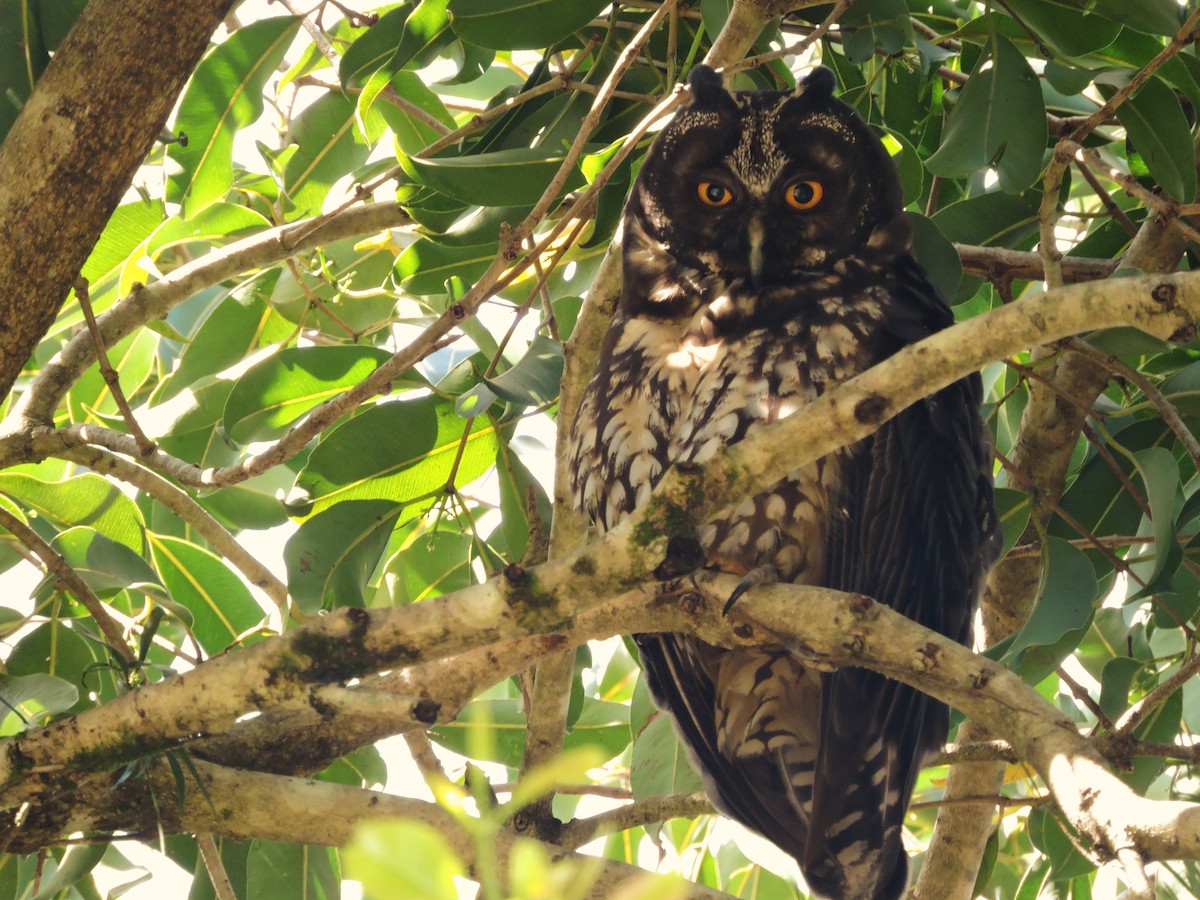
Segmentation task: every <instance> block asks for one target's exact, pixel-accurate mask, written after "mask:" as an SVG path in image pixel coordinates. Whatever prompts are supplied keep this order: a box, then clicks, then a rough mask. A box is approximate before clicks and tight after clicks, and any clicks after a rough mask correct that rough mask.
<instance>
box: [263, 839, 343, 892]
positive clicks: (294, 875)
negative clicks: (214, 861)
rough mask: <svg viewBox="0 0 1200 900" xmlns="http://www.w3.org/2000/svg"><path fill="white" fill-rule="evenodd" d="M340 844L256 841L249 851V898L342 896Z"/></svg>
mask: <svg viewBox="0 0 1200 900" xmlns="http://www.w3.org/2000/svg"><path fill="white" fill-rule="evenodd" d="M339 868H340V867H339V866H338V851H337V848H336V847H323V846H316V845H308V844H281V843H276V842H275V841H261V840H256V841H252V842H251V844H250V852H249V853H248V854H247V855H246V897H247V900H314V898H335V897H339V896H341V880H342V879H341V872H340V871H339Z"/></svg>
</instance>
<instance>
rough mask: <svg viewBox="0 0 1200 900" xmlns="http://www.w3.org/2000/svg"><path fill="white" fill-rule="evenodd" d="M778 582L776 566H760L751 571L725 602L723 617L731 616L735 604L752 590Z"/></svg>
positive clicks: (722, 611)
mask: <svg viewBox="0 0 1200 900" xmlns="http://www.w3.org/2000/svg"><path fill="white" fill-rule="evenodd" d="M777 581H779V570H778V569H776V568H775V567H774V566H759V567H758V568H755V569H751V570H750V571H749V572H747V573H746V574H745V576H744V577H743V578H742V580H741V581H739V582H738V583H737V587H735V588H734V589H733V593H731V594H730V595H729V599H728V600H726V601H725V608H724V609H723V610H721V615H723V616H727V615H729V611H730V610H731V609H733V604H734V603H736V602H737V599H738V597H740V596H742V594H744V593H746V591H748V590H750V588H752V587H758V585H760V584H775V583H776V582H777Z"/></svg>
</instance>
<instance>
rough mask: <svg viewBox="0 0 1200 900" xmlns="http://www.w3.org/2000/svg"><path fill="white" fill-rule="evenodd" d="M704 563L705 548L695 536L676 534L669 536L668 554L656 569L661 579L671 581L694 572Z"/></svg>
mask: <svg viewBox="0 0 1200 900" xmlns="http://www.w3.org/2000/svg"><path fill="white" fill-rule="evenodd" d="M702 565H704V550H703V548H701V546H700V542H699V541H697V540H696V539H695V538H688V537H681V536H679V535H675V536H673V537H670V538H667V555H666V557H665V558H664V559H663V561H662V562H660V563H659V564H658V566H657V567H656V568H655V570H654V577H655V578H657V579H658V580H659V581H669V580H670V579H672V578H679V577H680V576H682V575H687V574H688V573H689V572H694V571H696V569H698V568H700V567H701V566H702Z"/></svg>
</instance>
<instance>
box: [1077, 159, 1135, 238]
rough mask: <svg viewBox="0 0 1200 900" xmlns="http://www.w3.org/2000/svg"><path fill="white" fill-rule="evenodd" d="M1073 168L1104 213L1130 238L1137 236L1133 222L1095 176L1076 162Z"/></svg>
mask: <svg viewBox="0 0 1200 900" xmlns="http://www.w3.org/2000/svg"><path fill="white" fill-rule="evenodd" d="M1075 168H1076V169H1078V170H1079V174H1081V175H1082V176H1083V180H1084V181H1086V182H1087V183H1088V186H1089V187H1090V188H1091V189H1092V191H1093V192H1094V193H1095V195H1096V199H1097V200H1099V201H1100V203H1101V205H1102V206H1103V207H1104V209H1105V211H1106V212H1107V213H1108V214H1109V215H1110V216H1111V217H1112V218H1113V219H1114V220H1115V221H1116V222H1117V223H1118V224H1119V225H1120V226H1121V228H1123V229H1124V230H1125V233H1126V234H1127V235H1129V236H1130V237H1134V236H1136V235H1137V226H1136V225H1135V224H1133V220H1132V219H1131V218H1129V215H1128V214H1127V213H1126V212H1125V210H1123V209H1121V207H1119V206H1117V204H1116V202H1115V201H1114V200H1113V198H1112V197H1110V196H1109V194H1108V191H1106V190H1105V189H1104V186H1103V185H1102V184H1100V181H1099V179H1098V178H1096V175H1095V174H1094V173H1093V172H1092V170H1091V169H1089V168H1088V167H1087V166H1085V165H1083V164H1082V163H1081V162H1079V161H1078V160H1076V161H1075Z"/></svg>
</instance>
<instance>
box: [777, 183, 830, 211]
mask: <svg viewBox="0 0 1200 900" xmlns="http://www.w3.org/2000/svg"><path fill="white" fill-rule="evenodd" d="M824 193H825V189H824V188H823V187H821V182H819V181H797V182H795V183H794V184H789V185H788V186H787V188H786V189H785V190H784V192H783V199H785V200H786V201H787V203H788V206H790V207H791V208H792V209H812V208H813V207H814V206H816V205H817V204H818V203H820V202H821V197H822V196H823V195H824Z"/></svg>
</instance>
